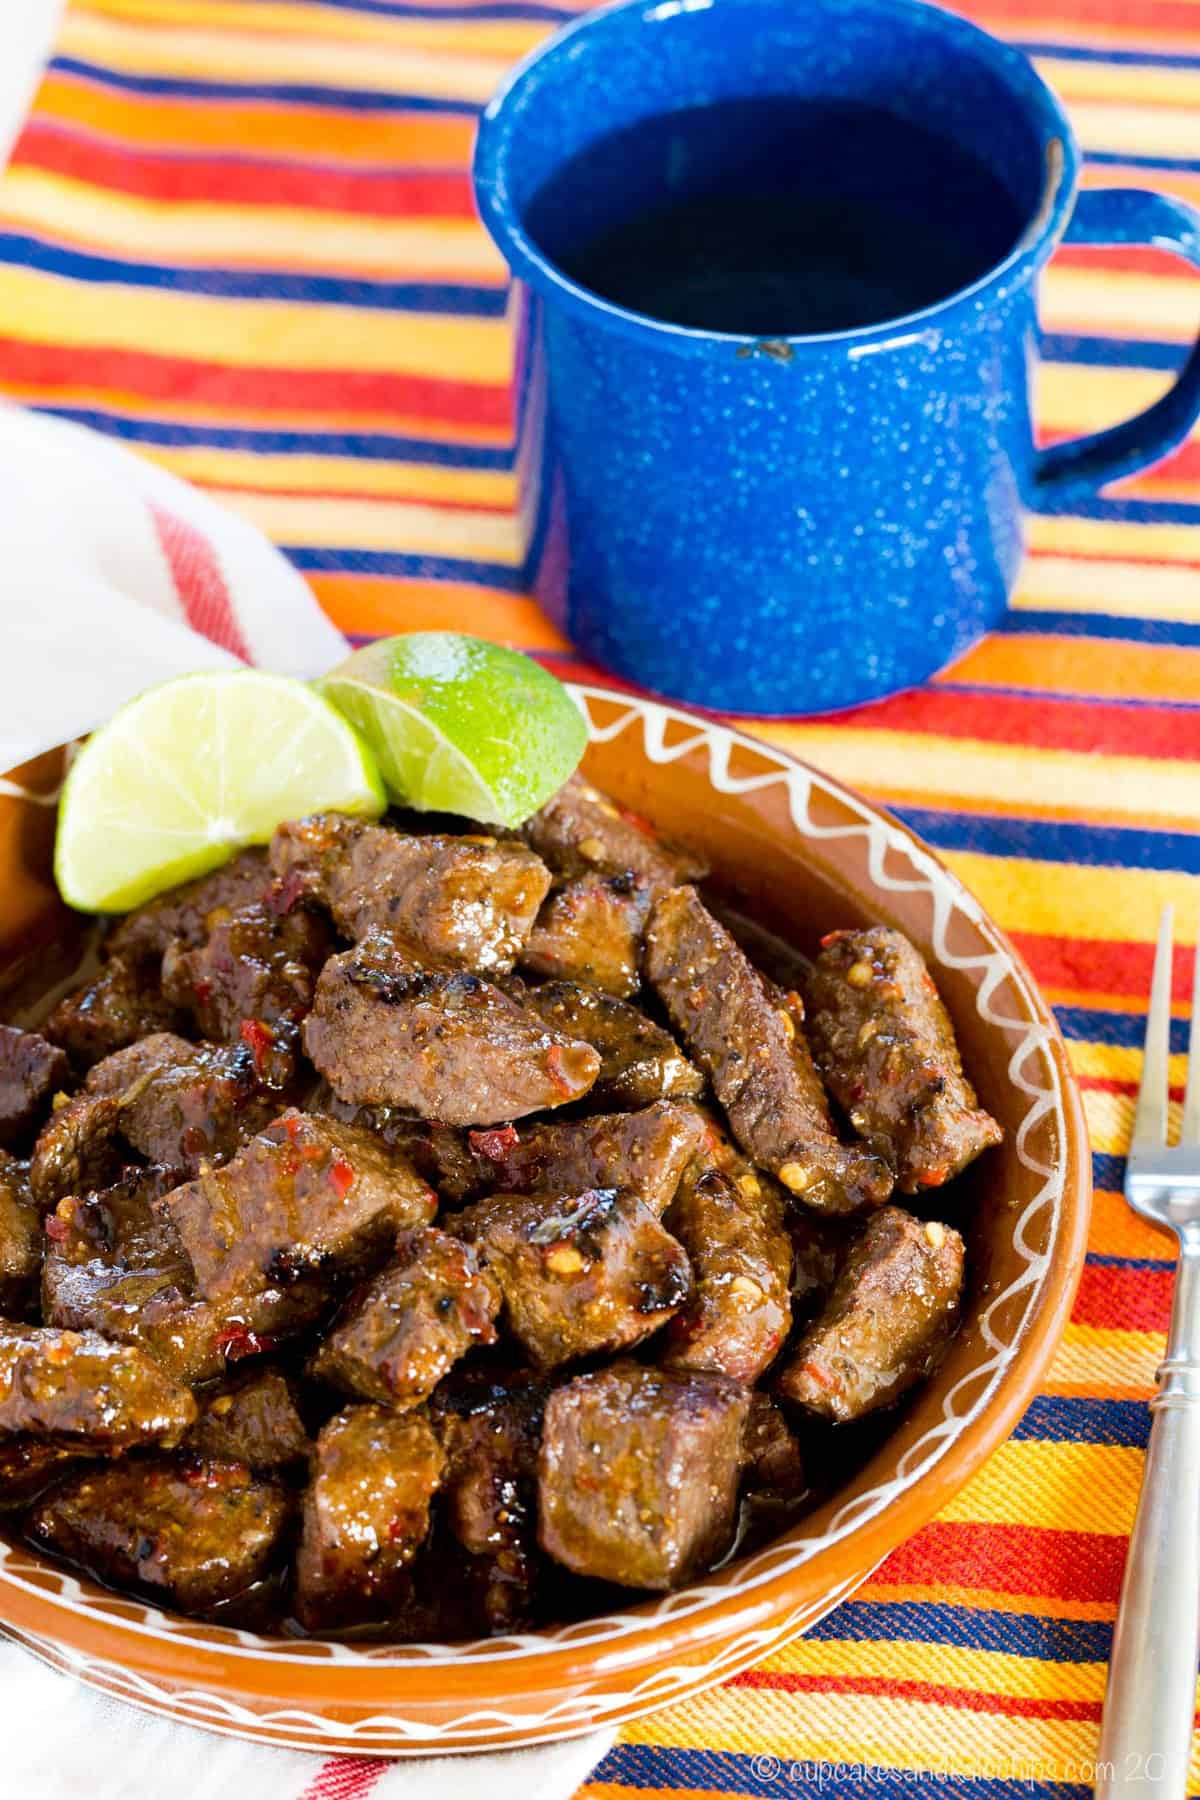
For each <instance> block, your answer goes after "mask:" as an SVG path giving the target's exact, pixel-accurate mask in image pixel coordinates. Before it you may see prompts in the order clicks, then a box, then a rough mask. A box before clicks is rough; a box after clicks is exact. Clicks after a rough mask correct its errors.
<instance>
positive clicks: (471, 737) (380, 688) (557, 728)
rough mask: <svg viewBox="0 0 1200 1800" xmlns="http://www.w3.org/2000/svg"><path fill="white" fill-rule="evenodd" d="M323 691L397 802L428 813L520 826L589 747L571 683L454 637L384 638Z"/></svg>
mask: <svg viewBox="0 0 1200 1800" xmlns="http://www.w3.org/2000/svg"><path fill="white" fill-rule="evenodd" d="M317 686H318V687H319V688H320V690H321V692H322V693H323V694H324V695H325V696H326V698H327V699H329V700H332V702H333V704H334V705H335V706H336V707H338V708H339V710H340V711H341V712H343V713H344V714H345V715H346V717H347V718H348V719H349V721H350V723H351V724H352V725H353V726H354V727H355V728H356V729H357V730H358V731H360V732H361V733H362V735H363V737H364V738H365V739H366V741H367V743H368V744H369V745H370V747H371V749H372V750H373V751H374V753H375V756H376V758H377V759H378V762H379V772H380V774H381V775H382V776H383V779H384V783H385V785H386V787H387V790H388V792H389V794H390V795H391V796H392V798H393V799H394V800H397V801H400V802H401V803H402V804H403V805H405V806H413V807H416V808H418V809H419V810H420V811H422V812H453V813H465V814H466V816H467V817H468V818H470V819H480V820H482V821H483V822H484V823H486V824H491V825H509V826H512V825H519V824H520V823H521V822H522V820H523V819H527V818H529V816H530V814H531V813H535V812H536V811H537V809H538V807H539V806H541V804H542V802H543V801H544V800H548V799H549V798H550V796H551V794H553V793H556V792H557V790H558V789H559V788H560V787H561V786H562V784H563V782H564V781H565V780H566V779H567V776H568V775H570V774H571V772H572V771H573V770H574V769H575V768H576V766H577V765H578V762H579V759H580V757H581V756H582V755H583V751H584V746H585V745H586V743H587V725H586V723H585V721H584V717H583V714H582V713H581V711H580V710H579V707H578V706H577V705H576V704H575V701H574V700H573V699H572V698H571V696H570V694H569V693H568V692H567V690H566V688H565V687H564V686H563V684H562V682H561V681H556V680H555V678H554V676H553V675H550V674H548V673H547V672H546V670H545V669H543V668H542V667H541V666H540V665H539V664H538V663H535V662H534V661H533V660H532V659H531V658H530V657H528V656H522V655H521V654H520V653H519V651H516V650H506V649H504V648H503V647H502V646H501V645H500V644H491V643H488V642H487V640H486V639H484V638H476V637H464V636H462V635H461V633H459V632H456V631H412V632H409V633H408V634H407V635H405V636H403V637H393V638H381V639H380V640H379V641H378V642H377V643H374V644H367V645H365V646H364V647H363V648H362V649H361V650H356V651H355V652H354V654H353V655H352V656H348V657H347V658H346V660H345V662H343V663H339V664H338V666H337V668H336V669H331V670H330V672H329V674H328V675H324V676H322V677H321V679H320V681H319V682H318V683H317Z"/></svg>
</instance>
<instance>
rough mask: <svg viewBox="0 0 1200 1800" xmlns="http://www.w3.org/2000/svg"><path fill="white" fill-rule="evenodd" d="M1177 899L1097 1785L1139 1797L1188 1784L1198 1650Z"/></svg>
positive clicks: (1145, 1172)
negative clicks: (1164, 1236) (1159, 1263)
mask: <svg viewBox="0 0 1200 1800" xmlns="http://www.w3.org/2000/svg"><path fill="white" fill-rule="evenodd" d="M1172 924H1173V914H1172V908H1171V907H1169V906H1167V907H1164V909H1163V915H1162V921H1161V923H1160V925H1159V929H1158V951H1157V953H1156V955H1155V958H1154V980H1153V983H1152V985H1151V989H1150V1012H1149V1015H1148V1017H1147V1020H1146V1049H1145V1056H1144V1060H1143V1065H1142V1085H1141V1088H1140V1090H1139V1092H1138V1103H1137V1113H1136V1115H1135V1117H1134V1122H1133V1141H1132V1143H1131V1145H1130V1149H1129V1160H1128V1162H1127V1163H1126V1165H1125V1198H1126V1199H1127V1200H1128V1202H1129V1204H1130V1206H1132V1208H1133V1210H1134V1211H1135V1212H1137V1213H1140V1214H1141V1215H1142V1217H1143V1218H1146V1219H1151V1220H1153V1222H1154V1223H1155V1224H1156V1225H1165V1226H1168V1227H1169V1228H1170V1230H1172V1231H1173V1232H1174V1233H1175V1234H1176V1236H1177V1237H1178V1239H1179V1267H1178V1271H1177V1273H1176V1276H1175V1299H1174V1303H1173V1305H1172V1307H1171V1327H1170V1331H1169V1334H1168V1336H1167V1355H1166V1360H1165V1362H1164V1363H1163V1365H1162V1367H1161V1368H1160V1369H1159V1371H1158V1378H1157V1385H1158V1392H1157V1393H1156V1394H1155V1396H1154V1398H1153V1400H1151V1402H1150V1411H1151V1413H1152V1414H1153V1418H1152V1421H1151V1425H1150V1446H1149V1449H1148V1450H1147V1452H1146V1464H1145V1469H1144V1471H1143V1474H1142V1491H1141V1494H1140V1496H1139V1498H1138V1508H1137V1517H1136V1519H1135V1520H1134V1525H1133V1534H1132V1536H1131V1537H1130V1540H1129V1555H1128V1558H1127V1560H1126V1563H1125V1576H1124V1580H1123V1581H1122V1583H1121V1598H1120V1601H1119V1603H1118V1606H1117V1623H1116V1629H1115V1631H1114V1633H1113V1647H1112V1657H1111V1659H1110V1661H1109V1665H1108V1688H1107V1691H1106V1693H1105V1696H1104V1724H1103V1727H1102V1729H1101V1733H1100V1752H1099V1757H1098V1760H1097V1772H1096V1792H1097V1794H1104V1795H1111V1794H1125V1793H1131V1792H1133V1791H1134V1790H1136V1791H1137V1793H1138V1794H1139V1795H1140V1796H1141V1800H1149V1796H1153V1800H1184V1796H1185V1795H1186V1794H1187V1791H1188V1764H1189V1761H1190V1757H1191V1745H1192V1717H1193V1713H1194V1710H1195V1704H1196V1660H1197V1652H1198V1649H1200V950H1198V954H1197V958H1196V982H1195V987H1194V991H1193V995H1192V1023H1191V1032H1190V1035H1189V1039H1188V1076H1187V1092H1186V1094H1185V1095H1184V1102H1183V1126H1182V1129H1181V1131H1180V1137H1179V1143H1178V1145H1173V1146H1171V1147H1170V1148H1168V1145H1167V1098H1168V1081H1167V1070H1168V1057H1169V1054H1170V1047H1171V1046H1170V1036H1171V930H1172Z"/></svg>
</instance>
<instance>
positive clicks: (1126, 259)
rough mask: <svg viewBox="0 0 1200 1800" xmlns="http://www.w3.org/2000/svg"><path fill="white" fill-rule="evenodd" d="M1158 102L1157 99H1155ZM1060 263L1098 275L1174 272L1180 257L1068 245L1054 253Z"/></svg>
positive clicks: (1134, 247)
mask: <svg viewBox="0 0 1200 1800" xmlns="http://www.w3.org/2000/svg"><path fill="white" fill-rule="evenodd" d="M1155 104H1156V105H1157V100H1156V102H1155ZM1129 174H1130V176H1131V177H1132V176H1133V175H1135V174H1136V175H1141V176H1143V178H1144V176H1145V171H1144V170H1142V169H1131V170H1130V171H1129ZM1060 264H1066V265H1069V266H1070V267H1071V268H1073V269H1086V270H1088V271H1089V272H1092V273H1095V274H1105V275H1110V274H1115V273H1123V274H1127V275H1170V274H1172V273H1174V274H1176V275H1177V274H1178V273H1179V256H1178V254H1173V253H1172V252H1171V251H1170V250H1152V249H1149V248H1147V247H1146V246H1145V245H1128V246H1125V247H1123V248H1121V249H1119V250H1118V249H1115V248H1112V247H1110V246H1108V245H1096V244H1068V245H1066V246H1065V247H1064V248H1063V249H1061V250H1056V251H1055V253H1054V267H1055V268H1056V269H1057V268H1058V267H1059V266H1060Z"/></svg>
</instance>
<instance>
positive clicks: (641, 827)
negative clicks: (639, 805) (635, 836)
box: [617, 806, 658, 838]
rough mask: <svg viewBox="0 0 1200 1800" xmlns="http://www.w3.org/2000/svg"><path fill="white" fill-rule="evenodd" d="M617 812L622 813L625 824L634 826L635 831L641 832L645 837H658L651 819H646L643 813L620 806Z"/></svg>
mask: <svg viewBox="0 0 1200 1800" xmlns="http://www.w3.org/2000/svg"><path fill="white" fill-rule="evenodd" d="M617 811H618V812H619V813H620V815H621V817H622V818H623V819H624V821H625V823H626V824H627V825H632V826H633V828H634V830H635V831H640V832H641V834H642V836H643V837H648V838H652V837H657V835H658V834H657V832H656V831H655V829H654V827H653V825H652V824H651V823H650V821H649V819H644V818H643V817H642V815H641V813H638V812H634V811H633V810H632V808H631V807H628V806H618V808H617Z"/></svg>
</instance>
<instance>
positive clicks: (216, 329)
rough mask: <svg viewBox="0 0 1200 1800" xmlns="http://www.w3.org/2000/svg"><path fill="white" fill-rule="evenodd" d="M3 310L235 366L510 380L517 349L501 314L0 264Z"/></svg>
mask: <svg viewBox="0 0 1200 1800" xmlns="http://www.w3.org/2000/svg"><path fill="white" fill-rule="evenodd" d="M0 317H3V319H4V321H5V330H6V332H7V334H8V335H9V336H11V337H16V338H23V339H27V340H30V341H32V342H38V343H58V344H61V345H66V346H70V347H72V348H82V349H90V348H93V347H96V346H104V347H105V348H108V349H117V350H135V351H149V352H152V353H157V354H158V355H163V356H186V357H195V358H196V359H197V360H199V361H204V362H217V363H225V364H229V365H232V366H234V367H237V368H260V369H261V368H270V369H301V370H304V369H312V370H329V369H346V370H358V371H363V372H365V371H372V372H376V373H380V374H384V373H391V374H395V373H399V374H409V375H428V374H430V373H433V372H441V373H449V372H450V371H453V378H454V379H455V380H456V381H463V382H471V383H484V384H487V385H489V386H497V385H502V384H504V383H505V382H506V381H507V379H508V374H509V368H510V356H511V349H510V343H509V335H508V330H507V327H506V326H505V324H504V321H503V320H502V319H464V318H453V317H449V316H446V317H442V316H439V315H436V314H431V313H403V314H398V313H394V312H387V311H384V310H382V309H376V308H373V307H355V308H354V309H353V310H352V311H351V310H348V309H346V308H344V307H339V306H328V305H315V304H313V305H310V304H305V305H302V306H300V305H292V304H291V303H290V302H288V301H284V300H227V299H223V298H222V299H217V298H215V297H213V296H210V295H197V294H180V293H165V292H161V291H148V290H143V289H141V288H131V287H122V286H120V285H119V284H117V283H113V284H111V285H110V284H105V285H100V284H96V285H92V284H91V283H87V282H74V281H68V280H66V279H64V278H63V277H62V276H58V275H43V274H40V273H38V272H37V271H35V270H33V269H22V268H3V267H0Z"/></svg>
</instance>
